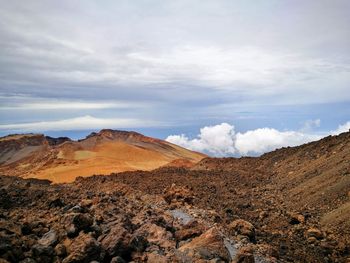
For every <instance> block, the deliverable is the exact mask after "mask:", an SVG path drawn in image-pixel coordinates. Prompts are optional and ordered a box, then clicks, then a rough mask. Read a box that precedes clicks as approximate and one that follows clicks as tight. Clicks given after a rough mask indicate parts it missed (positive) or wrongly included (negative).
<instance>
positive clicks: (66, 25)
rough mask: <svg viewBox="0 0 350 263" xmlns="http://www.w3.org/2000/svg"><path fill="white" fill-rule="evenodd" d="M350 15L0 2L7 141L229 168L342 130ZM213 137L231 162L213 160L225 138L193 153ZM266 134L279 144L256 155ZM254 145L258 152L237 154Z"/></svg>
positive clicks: (235, 5) (2, 119)
mask: <svg viewBox="0 0 350 263" xmlns="http://www.w3.org/2000/svg"><path fill="white" fill-rule="evenodd" d="M349 10H350V1H348V0H328V1H325V0H308V1H305V0H303V1H298V0H290V1H288V0H285V1H284V0H282V1H281V0H278V1H277V0H276V1H274V0H269V1H264V0H261V1H258V0H257V1H246V0H242V1H233V0H227V1H220V0H215V1H213V0H211V1H205V0H198V1H196V0H186V1H185V0H184V1H181V0H178V1H164V0H159V1H141V0H140V1H115V0H111V1H97V0H96V1H89V0H84V1H71V0H61V1H36V0H31V1H19V0H11V1H5V0H0V18H1V19H0V135H5V134H8V133H14V132H45V133H47V134H51V135H68V136H72V137H74V138H77V137H81V136H83V135H86V134H87V133H88V132H90V131H92V130H98V129H101V128H120V129H128V130H136V131H140V132H143V133H145V134H147V135H150V136H155V137H160V138H168V139H169V137H168V136H173V137H170V139H169V140H172V141H173V142H176V143H178V144H181V145H183V146H187V147H190V148H193V149H197V150H202V151H206V152H209V153H211V154H214V155H228V154H229V155H231V154H249V153H251V154H253V153H261V152H263V151H267V150H270V149H274V148H276V147H278V146H284V145H296V144H299V143H302V142H305V141H309V140H313V139H318V138H319V136H324V135H326V134H330V133H332V132H333V133H334V131H336V130H337V129H338V128H339V127H340V126H341V125H342V126H341V127H345V128H343V129H345V130H346V129H348V127H347V126H346V125H347V122H348V121H349V120H350V48H349V47H350V27H349V25H350V15H349ZM226 124H227V125H228V126H226ZM205 127H206V128H208V127H209V128H210V127H219V128H215V129H214V128H213V129H214V130H215V131H217V132H218V129H219V130H220V132H223V131H224V133H225V135H228V136H229V137H230V138H231V139H232V138H233V141H234V142H232V143H233V146H232V147H233V148H231V149H226V148H225V149H224V148H223V149H221V148H220V150H217V149H216V150H215V149H212V148H210V147H209V146H208V145H209V144H210V143H212V141H210V140H212V139H210V138H214V139H215V138H216V139H217V138H218V137H220V138H223V137H225V136H223V135H222V136H219V135H218V134H219V133H213V134H212V136H210V138H208V137H206V138H207V139H206V140H209V141H210V142H206V143H205V146H203V143H204V142H203V141H202V144H201V146H200V147H199V146H198V144H196V143H195V144H193V141H194V140H199V141H200V140H201V135H203V133H202V131H203V129H204V132H205V131H206V130H205ZM200 128H202V130H200ZM262 128H266V129H268V130H264V132H266V131H270V132H271V131H273V130H275V131H277V132H278V134H277V135H278V136H280V135H281V134H284V135H283V136H284V137H283V136H282V137H283V139H281V140H279V143H276V140H277V139H276V140H275V138H276V137H273V136H272V135H271V133H269V135H268V136H270V135H271V136H272V137H271V138H272V139H271V141H273V143H270V144H269V145H270V146H269V147H265V148H264V147H262V148H263V149H260V148H261V147H260V148H259V147H258V145H260V146H261V145H262V144H261V140H265V139H266V136H267V135H266V134H265V133H264V132H262V134H260V133H261V131H263V130H261V129H262ZM349 128H350V127H349ZM259 129H260V130H259ZM259 131H260V132H259ZM247 132H255V133H254V134H255V135H257V133H259V134H260V135H259V136H260V137H261V138H262V139H260V140H257V141H256V143H254V145H252V146H250V148H249V149H253V150H248V151H247V148H244V147H243V148H244V149H245V150H244V149H243V148H242V147H241V150H239V149H238V148H239V147H238V148H237V146H236V141H237V140H238V138H242V137H240V136H238V137H237V134H248V135H249V134H251V133H247ZM286 132H294V133H296V134H299V135H295V134H294V135H293V136H294V137H293V139H291V138H290V137H288V136H289V135H288V136H287V137H286V136H285V135H286V134H285V133H286ZM300 134H301V135H300ZM248 135H246V137H244V138H248V140H249V141H250V142H252V141H254V140H250V137H249V136H248ZM176 136H177V137H176ZM203 136H204V137H205V135H203ZM295 136H296V137H297V138H299V139H298V140H294V138H295ZM298 136H299V137H298ZM300 136H301V137H300ZM260 137H259V138H260ZM282 137H281V138H282ZM184 138H185V141H183V139H184ZM264 138H265V139H264ZM254 139H256V137H254ZM181 140H182V141H181ZM265 141H266V140H265ZM186 143H187V144H186ZM218 143H222V144H227V141H223V142H218ZM185 144H186V145H185ZM194 145H197V146H194ZM226 146H227V145H226ZM196 147H197V148H196ZM198 147H199V148H198ZM203 147H204V148H203ZM208 147H209V148H208ZM215 147H216V146H215ZM220 147H221V146H220ZM242 149H243V150H242ZM254 149H258V150H256V151H254Z"/></svg>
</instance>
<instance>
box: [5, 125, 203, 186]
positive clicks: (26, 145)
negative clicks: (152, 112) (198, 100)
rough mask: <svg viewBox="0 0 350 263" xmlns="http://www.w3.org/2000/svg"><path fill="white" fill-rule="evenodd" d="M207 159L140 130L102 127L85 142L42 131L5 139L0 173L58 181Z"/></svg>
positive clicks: (69, 180) (70, 180) (84, 140)
mask: <svg viewBox="0 0 350 263" xmlns="http://www.w3.org/2000/svg"><path fill="white" fill-rule="evenodd" d="M204 157H205V155H204V154H200V153H196V152H193V151H189V150H186V149H184V148H182V147H179V146H177V145H174V144H171V143H168V142H166V141H161V140H158V139H153V138H150V137H146V136H143V135H141V134H139V133H136V132H123V131H112V130H101V131H100V132H99V133H92V134H90V135H89V136H87V137H86V138H85V139H83V140H79V141H72V140H70V139H69V138H57V139H56V138H51V137H47V136H46V137H45V136H44V135H42V134H25V135H10V136H6V137H3V138H1V139H0V165H1V166H0V173H3V174H8V175H17V176H20V177H23V178H26V177H29V178H38V179H48V180H50V181H52V182H54V183H61V182H72V181H74V179H75V178H76V177H78V176H91V175H92V174H110V173H112V172H121V171H133V170H152V169H155V168H158V167H161V166H163V165H168V164H169V163H171V162H175V161H176V162H182V163H185V162H187V163H188V164H189V165H191V164H194V163H197V162H198V161H199V160H201V159H202V158H204ZM182 163H181V164H182Z"/></svg>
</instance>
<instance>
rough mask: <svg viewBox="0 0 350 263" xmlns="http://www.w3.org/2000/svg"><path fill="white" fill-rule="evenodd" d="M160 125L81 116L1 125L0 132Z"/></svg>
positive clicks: (135, 120) (151, 122) (143, 121)
mask: <svg viewBox="0 0 350 263" xmlns="http://www.w3.org/2000/svg"><path fill="white" fill-rule="evenodd" d="M156 125H160V123H157V122H154V121H147V120H139V119H123V118H95V117H92V116H89V115H87V116H83V117H77V118H71V119H65V120H57V121H42V122H31V123H18V124H1V125H0V131H12V132H14V131H18V132H43V131H71V130H98V129H104V128H134V127H149V126H156Z"/></svg>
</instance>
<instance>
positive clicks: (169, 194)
mask: <svg viewBox="0 0 350 263" xmlns="http://www.w3.org/2000/svg"><path fill="white" fill-rule="evenodd" d="M163 198H164V200H165V201H166V202H167V203H168V204H186V203H187V204H192V203H193V199H194V197H193V194H192V191H191V190H190V189H188V188H185V187H179V186H176V185H175V184H172V185H171V186H170V187H168V188H166V189H165V190H164V194H163Z"/></svg>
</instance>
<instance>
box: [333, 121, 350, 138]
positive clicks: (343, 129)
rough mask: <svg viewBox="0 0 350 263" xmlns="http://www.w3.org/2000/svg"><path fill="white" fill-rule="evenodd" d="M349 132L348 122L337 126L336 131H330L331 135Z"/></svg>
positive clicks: (349, 122) (349, 124)
mask: <svg viewBox="0 0 350 263" xmlns="http://www.w3.org/2000/svg"><path fill="white" fill-rule="evenodd" d="M349 130H350V121H348V122H346V123H344V124H341V125H339V126H338V128H337V129H336V130H334V131H331V134H332V135H338V134H340V133H343V132H348V131H349Z"/></svg>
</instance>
